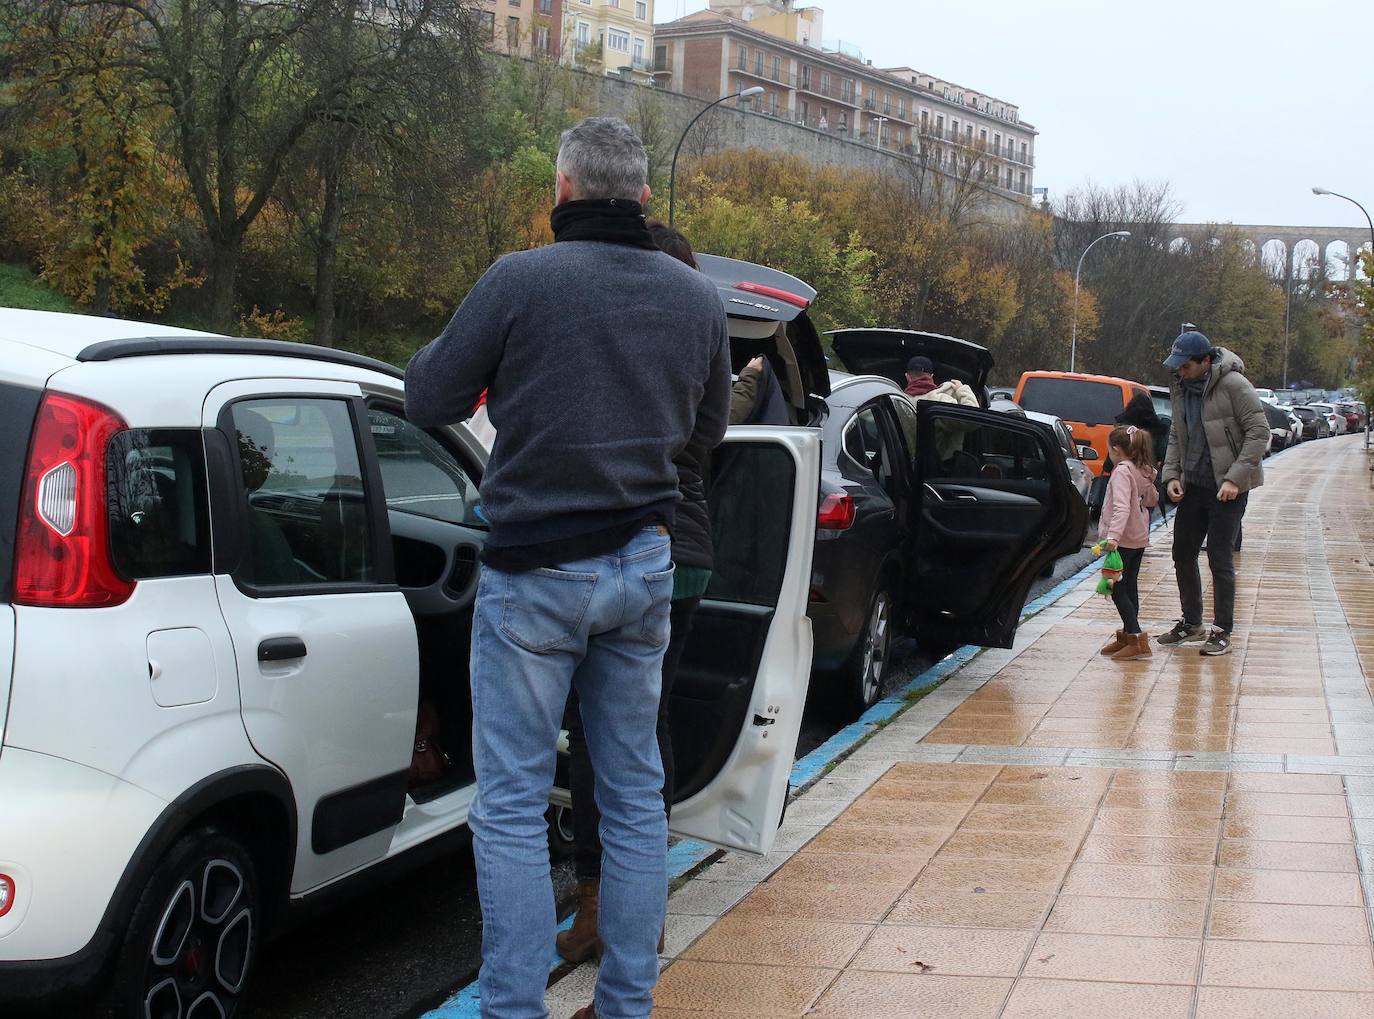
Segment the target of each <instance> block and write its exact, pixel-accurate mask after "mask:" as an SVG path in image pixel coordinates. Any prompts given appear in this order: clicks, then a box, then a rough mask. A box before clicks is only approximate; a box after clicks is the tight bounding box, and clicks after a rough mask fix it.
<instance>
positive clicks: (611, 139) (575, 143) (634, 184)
mask: <svg viewBox="0 0 1374 1019" xmlns="http://www.w3.org/2000/svg"><path fill="white" fill-rule="evenodd" d="M558 172H559V173H561V174H562V175H563V176H564V177H566V178H568V180H569V181H570V182H571V184H572V189H573V197H574V198H620V199H624V200H627V201H631V202H637V201H639V199H640V196H641V195H642V194H643V193H644V185H646V184H647V183H648V182H649V156H648V154H647V153H646V152H645V151H644V143H643V142H642V141H640V140H639V135H637V134H635V133H634V130H633V129H632V128H631V127H630V125H629V124H627V123H625V121H623V120H621V119H620V118H619V117H588V118H587V119H586V120H583V121H580V122H579V123H577V124H574V125H573V126H572V127H570V128H568V129H567V130H566V131H564V132H563V137H562V138H560V139H559V143H558Z"/></svg>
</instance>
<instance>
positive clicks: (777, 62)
mask: <svg viewBox="0 0 1374 1019" xmlns="http://www.w3.org/2000/svg"><path fill="white" fill-rule="evenodd" d="M773 80H774V81H782V60H781V59H780V58H779V57H774V58H773Z"/></svg>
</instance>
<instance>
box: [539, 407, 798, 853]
mask: <svg viewBox="0 0 1374 1019" xmlns="http://www.w3.org/2000/svg"><path fill="white" fill-rule="evenodd" d="M820 445H821V444H820V432H819V431H818V430H816V429H810V428H787V427H772V426H750V427H748V428H732V429H731V430H730V432H729V433H728V434H727V435H726V437H725V441H724V443H723V444H722V445H721V446H720V447H719V448H717V450H716V451H715V453H714V454H713V456H712V472H711V485H710V490H709V491H710V494H709V502H710V509H711V525H712V530H713V532H714V540H715V567H714V570H713V571H712V575H711V582H710V586H709V587H708V589H707V591H706V595H705V597H704V598H702V601H701V607H700V608H699V609H698V610H697V613H696V616H695V617H694V619H693V622H692V629H691V633H690V635H689V636H688V639H687V646H686V648H685V650H684V652H683V657H682V663H681V665H680V666H679V668H678V673H677V680H676V682H675V683H674V685H673V690H672V695H671V699H670V708H669V719H670V724H671V727H672V737H673V750H674V756H675V759H676V771H677V782H676V796H675V797H674V799H675V803H674V806H673V812H672V821H671V824H670V830H671V831H672V832H673V834H675V835H681V836H685V837H688V838H694V839H698V840H700V841H703V842H709V843H711V844H713V845H717V846H720V847H722V848H724V849H731V850H737V851H743V852H748V853H766V852H768V850H769V849H770V848H771V847H772V844H773V836H774V834H775V833H776V831H777V827H778V821H779V819H780V818H781V816H782V808H783V803H784V802H785V801H786V798H787V791H788V776H789V775H790V773H791V770H792V763H793V758H794V756H795V754H796V748H797V736H798V733H799V732H800V730H801V718H802V709H803V707H804V706H805V703H806V689H807V684H808V682H809V680H810V676H811V621H810V620H809V619H808V618H807V615H806V607H807V596H808V592H809V590H810V579H811V553H812V545H813V542H814V541H815V534H816V502H817V498H818V494H819V488H820ZM555 798H556V799H557V800H558V801H560V802H563V803H567V802H568V799H567V792H566V790H562V789H560V790H556V792H555Z"/></svg>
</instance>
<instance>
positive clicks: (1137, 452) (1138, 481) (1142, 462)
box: [1097, 425, 1159, 662]
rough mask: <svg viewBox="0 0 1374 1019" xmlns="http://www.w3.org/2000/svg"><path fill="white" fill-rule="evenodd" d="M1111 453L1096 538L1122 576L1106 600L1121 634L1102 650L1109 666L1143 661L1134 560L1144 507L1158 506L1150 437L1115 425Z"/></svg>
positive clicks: (1140, 546)
mask: <svg viewBox="0 0 1374 1019" xmlns="http://www.w3.org/2000/svg"><path fill="white" fill-rule="evenodd" d="M1107 441H1108V445H1109V446H1110V448H1111V457H1112V462H1113V463H1114V464H1116V466H1115V467H1114V468H1112V476H1111V480H1110V481H1109V482H1108V483H1107V496H1106V500H1105V501H1104V503H1103V506H1102V518H1101V520H1100V521H1099V523H1098V529H1097V533H1098V534H1099V535H1101V537H1102V539H1103V541H1102V543H1103V545H1104V547H1105V548H1106V549H1107V551H1111V550H1112V549H1116V551H1117V552H1118V553H1120V555H1121V563H1122V567H1123V569H1122V573H1121V579H1120V580H1118V581H1117V582H1116V584H1115V586H1113V588H1112V601H1113V602H1115V603H1116V610H1117V611H1118V612H1120V613H1121V629H1119V630H1117V631H1116V638H1115V639H1114V640H1112V641H1111V643H1109V644H1108V645H1107V646H1106V647H1104V648H1103V649H1102V653H1103V654H1104V655H1108V656H1110V657H1111V658H1112V659H1113V660H1115V661H1125V662H1129V661H1134V660H1135V659H1137V658H1149V657H1150V654H1151V651H1150V640H1149V638H1148V637H1147V636H1145V635H1144V634H1142V633H1141V632H1140V618H1139V615H1140V592H1139V590H1138V588H1137V581H1138V580H1139V579H1140V561H1141V559H1143V558H1144V557H1145V546H1146V545H1148V544H1149V543H1150V508H1151V507H1153V506H1155V505H1157V504H1158V503H1159V493H1158V492H1157V491H1156V490H1155V468H1154V462H1155V455H1154V444H1153V443H1152V442H1151V441H1150V433H1149V432H1147V431H1145V429H1143V428H1137V427H1135V426H1134V425H1117V426H1116V427H1115V428H1113V429H1112V434H1111V437H1110V438H1109V439H1108V440H1107Z"/></svg>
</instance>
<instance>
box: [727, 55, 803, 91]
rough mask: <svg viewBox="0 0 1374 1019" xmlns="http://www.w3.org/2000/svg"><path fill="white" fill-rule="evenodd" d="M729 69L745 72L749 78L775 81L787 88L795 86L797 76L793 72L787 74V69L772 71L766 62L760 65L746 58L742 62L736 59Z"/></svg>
mask: <svg viewBox="0 0 1374 1019" xmlns="http://www.w3.org/2000/svg"><path fill="white" fill-rule="evenodd" d="M730 70H731V71H733V72H734V73H735V74H745V75H748V76H749V77H751V78H757V79H758V80H759V81H776V82H778V83H779V84H782V85H786V86H788V87H789V88H793V87H795V86H796V83H797V76H796V75H795V74H789V73H788V72H787V71H784V70H781V69H779V70H777V71H774V70H773V68H772V67H771V66H769V65H767V64H765V65H764V66H763V67H760V66H759V65H758V64H757V63H753V62H750V61H747V60H746V61H744V62H743V63H741V62H740V61H738V60H736V61H735V62H734V63H733V64H732V65H731V66H730Z"/></svg>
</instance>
